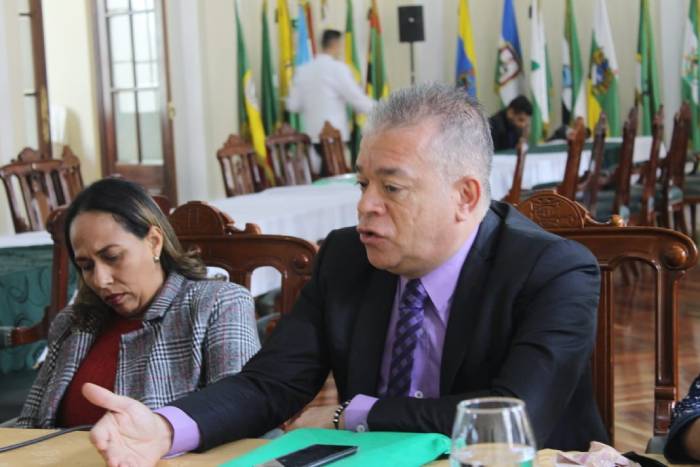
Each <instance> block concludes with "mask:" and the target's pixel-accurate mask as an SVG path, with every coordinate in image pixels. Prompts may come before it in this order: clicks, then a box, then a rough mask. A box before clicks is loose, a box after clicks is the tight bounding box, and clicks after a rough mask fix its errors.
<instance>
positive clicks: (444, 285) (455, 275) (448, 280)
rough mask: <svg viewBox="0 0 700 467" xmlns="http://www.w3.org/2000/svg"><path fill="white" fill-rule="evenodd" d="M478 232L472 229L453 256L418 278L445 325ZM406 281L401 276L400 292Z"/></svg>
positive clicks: (477, 229) (406, 279)
mask: <svg viewBox="0 0 700 467" xmlns="http://www.w3.org/2000/svg"><path fill="white" fill-rule="evenodd" d="M479 225H481V224H479ZM478 232H479V228H478V227H477V228H476V229H474V232H472V233H471V235H469V237H467V239H466V240H465V241H464V243H463V244H462V246H461V247H459V249H458V250H457V251H456V252H455V254H453V255H452V256H451V257H450V258H449V259H447V261H445V262H444V263H442V264H441V265H440V266H438V267H437V268H435V269H433V270H432V271H430V272H429V273H428V274H426V275H424V276H423V277H421V278H420V281H421V283H422V284H423V287H424V288H425V291H426V292H427V293H428V296H429V297H430V301H431V302H433V306H434V307H435V309H436V311H437V313H438V316H439V317H440V320H441V321H442V322H443V324H445V325H446V324H447V318H448V316H449V305H450V301H451V300H452V295H453V294H454V291H455V288H456V287H457V281H458V280H459V273H460V272H461V271H462V266H463V265H464V261H466V259H467V255H469V251H470V250H471V248H472V245H473V244H474V240H475V239H476V235H477V233H478ZM408 281H409V279H408V278H406V277H404V276H401V281H400V284H399V286H400V289H401V290H404V289H405V287H406V283H407V282H408Z"/></svg>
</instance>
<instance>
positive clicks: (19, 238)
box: [0, 230, 53, 248]
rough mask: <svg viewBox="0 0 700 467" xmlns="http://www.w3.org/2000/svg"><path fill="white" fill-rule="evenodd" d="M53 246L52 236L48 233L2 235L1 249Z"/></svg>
mask: <svg viewBox="0 0 700 467" xmlns="http://www.w3.org/2000/svg"><path fill="white" fill-rule="evenodd" d="M37 245H53V240H51V235H50V234H49V233H48V232H47V231H46V230H42V231H41V232H24V233H20V234H15V235H0V248H19V247H24V246H37Z"/></svg>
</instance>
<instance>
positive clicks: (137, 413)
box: [82, 383, 172, 467]
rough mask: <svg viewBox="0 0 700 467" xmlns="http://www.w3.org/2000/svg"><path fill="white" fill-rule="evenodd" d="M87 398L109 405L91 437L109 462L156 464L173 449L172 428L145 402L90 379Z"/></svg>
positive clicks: (132, 465) (85, 391) (131, 466)
mask: <svg viewBox="0 0 700 467" xmlns="http://www.w3.org/2000/svg"><path fill="white" fill-rule="evenodd" d="M82 392H83V395H84V396H85V398H86V399H87V400H88V401H90V402H92V403H93V404H95V405H98V406H100V407H103V408H105V409H107V413H106V414H105V415H104V416H103V417H102V418H101V419H100V420H99V421H98V422H97V424H96V425H95V426H94V427H93V428H92V430H91V431H90V441H91V442H92V444H93V445H94V446H95V448H97V450H98V451H99V452H100V454H101V455H102V457H103V458H104V460H105V461H106V462H107V465H109V466H120V467H121V466H129V467H140V466H150V465H155V464H156V462H158V460H160V458H161V457H163V456H164V455H165V454H167V452H168V451H169V450H170V446H171V444H172V428H171V426H170V423H168V422H167V421H166V420H165V419H164V418H163V417H161V416H160V415H157V414H154V413H153V412H151V410H150V409H149V408H148V407H146V406H145V405H143V404H142V403H140V402H138V401H136V400H134V399H130V398H128V397H124V396H118V395H116V394H114V393H113V392H111V391H108V390H107V389H105V388H102V387H100V386H97V385H95V384H91V383H87V384H85V385H83V388H82Z"/></svg>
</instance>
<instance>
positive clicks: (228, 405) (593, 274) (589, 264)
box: [83, 85, 606, 464]
mask: <svg viewBox="0 0 700 467" xmlns="http://www.w3.org/2000/svg"><path fill="white" fill-rule="evenodd" d="M492 152H493V147H492V142H491V137H490V133H489V127H488V122H487V119H486V117H485V116H484V114H483V111H482V110H481V108H480V107H479V105H478V104H477V103H475V102H474V101H472V100H470V99H469V98H467V97H466V96H465V95H464V93H463V91H461V90H457V89H453V88H452V87H449V86H443V85H425V86H417V87H413V88H410V89H406V90H401V91H398V92H396V93H394V94H393V95H392V96H391V97H390V99H389V100H388V101H387V102H386V103H383V104H380V105H379V106H378V107H377V108H376V109H375V110H374V111H373V113H372V115H371V117H370V119H369V121H368V124H367V127H366V132H365V137H364V139H363V142H362V147H361V152H360V157H359V159H358V164H357V171H358V174H357V177H358V183H359V185H360V188H361V190H362V197H361V199H360V201H359V203H358V217H359V223H358V226H357V228H351V229H341V230H338V231H335V232H332V233H331V234H330V235H329V236H328V238H327V239H326V241H325V242H324V244H323V247H322V248H321V250H320V252H319V254H318V257H317V259H316V265H315V270H314V274H313V277H312V279H311V281H310V283H309V284H308V285H307V286H306V287H305V288H304V290H303V291H302V293H301V296H300V298H299V300H298V302H297V303H296V305H295V307H294V310H293V311H292V313H291V314H290V315H289V316H287V317H285V318H284V319H282V320H281V322H280V323H279V325H278V327H277V329H276V330H275V332H274V333H273V335H272V336H271V337H270V339H269V340H268V342H267V343H266V344H265V345H264V347H263V349H262V350H261V351H260V352H259V353H258V354H257V355H256V356H255V357H253V358H252V359H251V360H250V361H249V362H248V364H247V365H246V366H245V367H244V369H243V371H241V373H239V374H237V375H235V376H232V377H229V378H225V379H223V380H221V381H219V382H217V383H215V384H213V385H210V386H208V387H206V388H204V389H203V390H201V391H199V392H196V393H194V394H192V395H190V396H187V397H185V398H183V399H180V400H179V401H176V402H175V403H173V404H172V406H171V407H165V408H163V409H159V410H158V411H156V412H157V413H158V415H159V416H158V415H154V414H153V413H152V412H150V411H149V410H148V409H146V408H145V407H144V406H142V405H141V404H139V403H138V402H136V401H133V400H131V399H128V398H125V397H121V396H116V395H114V394H112V393H110V392H109V391H107V390H104V389H102V388H99V387H97V386H95V385H86V386H85V387H84V390H83V392H84V394H85V396H86V397H87V398H88V399H89V400H90V401H91V402H93V403H95V404H97V405H100V406H102V407H105V408H106V409H108V410H109V412H108V413H107V414H106V415H105V417H103V418H102V419H101V420H100V422H99V423H98V424H97V425H96V426H95V427H94V428H93V430H92V433H91V439H92V441H93V443H94V444H95V446H96V447H97V449H98V450H100V452H101V453H102V455H103V456H104V457H105V459H107V460H108V461H110V462H113V463H115V464H118V463H119V462H120V461H133V462H136V463H144V464H150V463H154V462H156V461H157V460H158V459H159V458H160V457H161V456H162V455H164V454H166V453H167V452H168V451H170V452H171V453H174V452H178V451H185V450H191V449H197V448H199V449H208V448H211V447H213V446H216V445H218V444H221V443H225V442H227V441H231V440H235V439H239V438H247V437H256V436H260V435H261V434H263V433H265V432H266V431H267V430H270V429H271V428H273V427H275V426H278V425H279V424H280V423H282V422H284V421H285V420H287V419H289V417H292V416H294V415H295V414H297V413H298V412H299V411H300V410H301V409H302V408H303V407H304V406H305V405H306V404H307V403H308V402H310V401H311V399H312V398H313V397H314V395H315V394H316V393H317V392H318V390H319V389H320V387H321V385H322V384H323V381H324V380H325V378H326V376H327V375H328V372H329V371H332V372H333V375H334V377H335V381H336V383H337V386H338V391H339V395H340V399H341V401H343V403H342V404H341V405H340V406H338V405H332V406H326V407H314V408H310V409H308V410H306V411H304V412H303V414H302V415H301V416H300V417H298V418H297V419H296V420H295V421H294V422H293V427H301V426H320V427H328V428H332V427H333V426H334V425H335V427H336V428H341V429H342V428H345V429H353V430H358V431H362V430H385V431H412V432H441V433H446V434H450V432H451V429H452V423H453V420H454V415H455V408H456V405H457V403H458V402H459V401H461V400H463V399H469V398H473V397H482V396H508V397H518V398H520V399H523V400H524V401H525V403H526V408H527V412H528V414H529V416H530V419H531V421H532V425H533V428H534V431H535V436H536V439H537V441H538V445H539V446H540V447H550V448H558V449H586V448H587V447H588V443H589V442H590V441H592V440H601V441H605V440H606V434H605V430H604V428H603V424H602V422H601V419H600V416H599V414H598V411H597V408H596V405H595V402H594V400H593V394H592V388H591V377H590V354H591V350H592V347H593V343H594V335H595V329H596V319H595V316H596V309H597V302H598V293H599V272H598V267H597V264H596V261H595V259H594V258H593V256H592V255H591V254H590V253H589V252H588V251H587V250H586V249H585V248H583V247H582V246H580V245H579V244H577V243H575V242H571V241H568V240H564V239H562V238H559V237H557V236H554V235H551V234H549V233H547V232H545V231H544V230H542V229H541V228H539V227H538V226H537V225H535V224H533V223H532V222H530V221H529V220H528V219H526V218H525V217H524V216H522V215H521V214H519V213H518V212H517V211H516V210H514V209H513V208H512V207H510V206H508V205H505V204H502V203H490V199H489V198H490V196H489V189H488V179H489V171H490V161H491V155H492Z"/></svg>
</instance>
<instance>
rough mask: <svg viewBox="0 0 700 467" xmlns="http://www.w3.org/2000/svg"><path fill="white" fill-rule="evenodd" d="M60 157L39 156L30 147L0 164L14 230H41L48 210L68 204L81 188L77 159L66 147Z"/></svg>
mask: <svg viewBox="0 0 700 467" xmlns="http://www.w3.org/2000/svg"><path fill="white" fill-rule="evenodd" d="M63 155H64V157H65V158H64V159H47V158H43V157H42V155H41V154H40V153H38V152H37V151H34V150H32V149H30V148H25V149H23V150H22V151H21V152H20V154H19V156H18V157H17V159H16V160H13V161H12V162H10V163H9V164H7V165H5V166H3V167H0V178H2V181H3V185H4V186H5V192H6V193H7V199H8V203H9V205H10V213H11V215H12V222H13V224H14V227H15V232H17V233H20V232H27V231H36V230H44V228H45V222H46V219H47V217H48V215H49V213H50V212H51V211H53V210H55V209H56V208H58V207H60V206H66V205H68V204H69V203H70V202H71V201H72V200H73V198H75V196H76V195H77V194H78V193H79V192H80V191H81V190H82V189H83V181H82V175H80V160H79V159H78V158H77V157H76V156H75V155H74V154H73V153H72V151H71V150H70V148H68V147H65V148H64V150H63Z"/></svg>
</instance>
